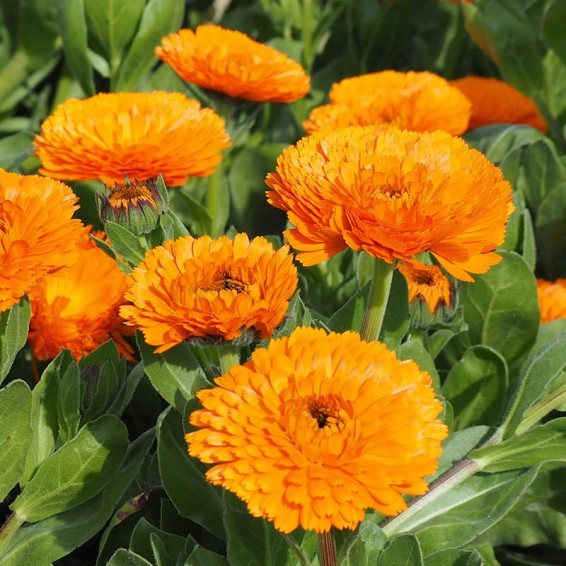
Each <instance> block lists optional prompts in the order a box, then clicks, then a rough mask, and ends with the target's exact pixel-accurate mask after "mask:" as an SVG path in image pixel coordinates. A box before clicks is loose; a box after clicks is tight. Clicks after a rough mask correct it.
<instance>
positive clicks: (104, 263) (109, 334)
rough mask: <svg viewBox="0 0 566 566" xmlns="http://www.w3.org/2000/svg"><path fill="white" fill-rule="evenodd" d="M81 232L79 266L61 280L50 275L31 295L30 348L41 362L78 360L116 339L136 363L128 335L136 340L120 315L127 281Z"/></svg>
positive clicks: (87, 234) (88, 230)
mask: <svg viewBox="0 0 566 566" xmlns="http://www.w3.org/2000/svg"><path fill="white" fill-rule="evenodd" d="M89 233H90V227H89V228H87V229H86V230H83V231H82V234H81V235H82V240H81V242H80V243H79V244H78V250H79V252H80V255H79V258H78V260H77V261H76V262H75V263H73V264H72V265H71V266H70V267H69V269H67V270H65V271H64V272H63V273H61V274H56V275H48V276H46V277H45V278H44V279H43V280H42V281H40V282H39V283H38V284H37V285H35V286H34V287H33V288H32V289H31V290H30V292H29V297H30V301H31V308H32V317H31V321H30V331H29V336H28V338H29V342H30V344H31V346H32V350H33V355H34V357H35V358H36V359H38V360H50V359H52V358H55V357H56V356H57V355H58V354H59V352H60V351H61V350H62V349H63V348H67V349H69V350H70V351H71V353H72V354H73V357H74V358H75V359H77V360H79V359H80V358H82V357H83V356H86V355H87V354H89V353H90V352H92V351H93V350H95V349H96V348H98V346H100V345H101V344H103V343H104V342H106V341H108V340H110V339H111V338H112V339H114V341H115V342H116V345H117V347H118V351H119V352H120V354H121V355H122V356H126V357H127V358H128V359H130V360H131V361H134V358H133V355H132V354H133V350H132V348H131V346H130V345H129V344H128V343H127V342H126V341H125V339H124V337H123V335H124V334H132V333H133V330H132V329H131V328H126V327H125V326H124V324H123V320H122V319H121V318H120V316H119V314H118V308H119V307H120V305H121V304H123V303H124V302H125V300H124V291H125V290H126V286H127V284H126V275H125V274H124V273H122V271H120V269H119V268H118V265H117V264H116V262H115V261H114V260H113V259H112V258H110V257H109V256H108V255H106V254H105V253H104V252H103V251H102V250H101V249H99V248H98V247H97V246H96V244H95V243H94V241H93V240H92V239H91V238H90V235H89Z"/></svg>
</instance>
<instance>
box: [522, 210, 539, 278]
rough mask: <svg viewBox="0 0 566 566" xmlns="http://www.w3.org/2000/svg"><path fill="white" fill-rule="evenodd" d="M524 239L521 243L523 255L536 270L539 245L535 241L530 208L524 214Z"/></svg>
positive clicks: (531, 268)
mask: <svg viewBox="0 0 566 566" xmlns="http://www.w3.org/2000/svg"><path fill="white" fill-rule="evenodd" d="M521 224H522V228H523V241H522V243H521V255H522V256H523V259H524V260H525V262H526V263H527V265H528V266H529V269H530V270H531V271H534V270H535V267H536V263H537V249H536V248H537V247H536V243H535V230H534V227H533V221H532V217H531V213H530V212H529V210H528V209H525V210H524V211H523V215H522V223H521Z"/></svg>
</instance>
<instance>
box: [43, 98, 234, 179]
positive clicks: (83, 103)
mask: <svg viewBox="0 0 566 566" xmlns="http://www.w3.org/2000/svg"><path fill="white" fill-rule="evenodd" d="M34 144H35V146H36V148H37V151H36V154H37V156H38V157H39V159H40V160H41V163H42V165H43V166H42V168H41V169H40V170H39V171H40V173H42V174H43V175H47V176H50V177H54V178H56V179H67V180H70V181H88V180H96V179H99V180H100V181H102V182H104V183H106V184H107V185H111V186H114V184H115V183H118V184H119V185H123V184H124V176H125V175H127V176H128V177H129V178H130V179H135V180H137V181H140V182H144V181H147V180H148V179H155V178H156V177H157V176H158V175H159V173H161V174H162V175H163V179H164V181H165V183H166V184H167V185H168V186H178V185H182V184H183V183H185V182H186V181H187V179H188V178H189V177H193V176H196V177H201V176H205V175H210V174H211V173H212V172H213V171H214V168H215V167H216V165H218V163H220V160H221V159H222V156H221V154H220V152H221V151H222V149H224V148H225V147H228V146H229V145H230V138H229V136H228V134H227V133H226V130H225V129H224V120H223V119H222V118H220V116H218V115H217V114H216V113H214V112H213V111H212V110H210V109H209V108H201V107H200V104H199V103H198V102H197V101H196V100H192V99H190V98H187V97H186V96H184V95H183V94H181V93H179V92H161V91H157V92H151V93H149V92H133V93H128V92H120V93H111V94H97V95H96V96H93V97H91V98H87V99H85V100H78V99H69V100H66V101H65V102H63V103H62V104H60V105H59V106H58V107H57V109H56V110H55V112H53V114H51V116H49V117H48V118H47V119H46V120H45V121H44V122H43V124H42V125H41V132H40V133H39V135H37V136H36V138H35V140H34Z"/></svg>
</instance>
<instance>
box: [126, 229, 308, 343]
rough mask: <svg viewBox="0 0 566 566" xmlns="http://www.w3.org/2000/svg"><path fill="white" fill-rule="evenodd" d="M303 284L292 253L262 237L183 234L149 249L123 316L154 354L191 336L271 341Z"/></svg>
mask: <svg viewBox="0 0 566 566" xmlns="http://www.w3.org/2000/svg"><path fill="white" fill-rule="evenodd" d="M296 287H297V270H296V268H295V266H294V265H293V256H292V255H291V254H289V249H288V248H287V247H286V246H285V247H283V248H281V249H279V250H277V251H275V250H274V249H273V246H272V245H271V244H270V243H269V242H268V241H267V240H266V239H265V238H263V237H257V238H254V239H253V240H251V241H250V240H249V238H248V236H247V234H237V235H236V236H235V238H234V239H233V240H230V239H229V238H227V237H226V236H222V237H221V238H218V239H217V240H213V239H212V238H210V237H209V236H203V237H201V238H196V239H195V238H193V237H191V236H185V237H183V238H179V239H178V240H170V241H168V242H165V243H164V244H163V246H158V247H157V248H154V249H152V250H150V251H149V252H148V253H147V254H146V256H145V260H144V261H143V262H142V263H140V264H139V265H138V266H137V267H136V268H135V269H134V271H133V272H132V273H131V274H130V275H129V288H128V290H127V292H126V298H127V299H128V300H129V301H131V303H132V304H131V305H127V306H123V307H122V308H121V310H120V313H121V315H122V316H123V317H124V318H125V319H126V321H127V322H126V324H129V325H132V326H136V327H137V328H139V329H140V330H141V331H142V332H143V334H144V337H145V341H146V342H147V343H148V344H150V345H152V346H157V348H156V350H155V352H156V353H160V352H165V351H166V350H168V349H169V348H172V347H173V346H175V345H177V344H179V343H181V342H183V341H184V340H188V339H191V338H207V337H217V338H220V339H223V340H233V339H235V338H238V337H239V336H241V335H242V330H244V329H245V330H250V331H253V332H254V333H255V334H256V335H257V336H258V337H260V338H270V337H271V335H272V333H273V330H274V329H275V328H276V327H277V326H278V325H279V324H280V323H281V321H282V320H283V317H284V316H285V313H286V312H287V308H288V305H289V299H290V297H291V295H292V294H293V293H294V292H295V289H296Z"/></svg>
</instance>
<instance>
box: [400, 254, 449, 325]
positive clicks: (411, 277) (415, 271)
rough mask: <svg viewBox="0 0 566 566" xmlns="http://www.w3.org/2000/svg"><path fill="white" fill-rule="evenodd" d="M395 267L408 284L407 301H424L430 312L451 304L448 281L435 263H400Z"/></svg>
mask: <svg viewBox="0 0 566 566" xmlns="http://www.w3.org/2000/svg"><path fill="white" fill-rule="evenodd" d="M397 269H398V270H399V271H400V272H401V273H402V274H403V275H404V276H405V279H406V280H407V284H408V286H409V302H411V303H412V302H413V301H415V300H421V301H424V302H425V303H426V304H427V305H428V308H429V310H430V312H431V314H434V313H435V312H436V310H437V309H438V308H439V307H440V306H442V305H446V306H447V307H450V306H451V304H452V293H451V288H450V281H449V280H448V278H447V277H446V275H444V273H442V271H441V270H440V269H439V268H438V267H437V266H436V265H423V266H414V265H407V264H405V263H401V264H399V265H398V266H397Z"/></svg>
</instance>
